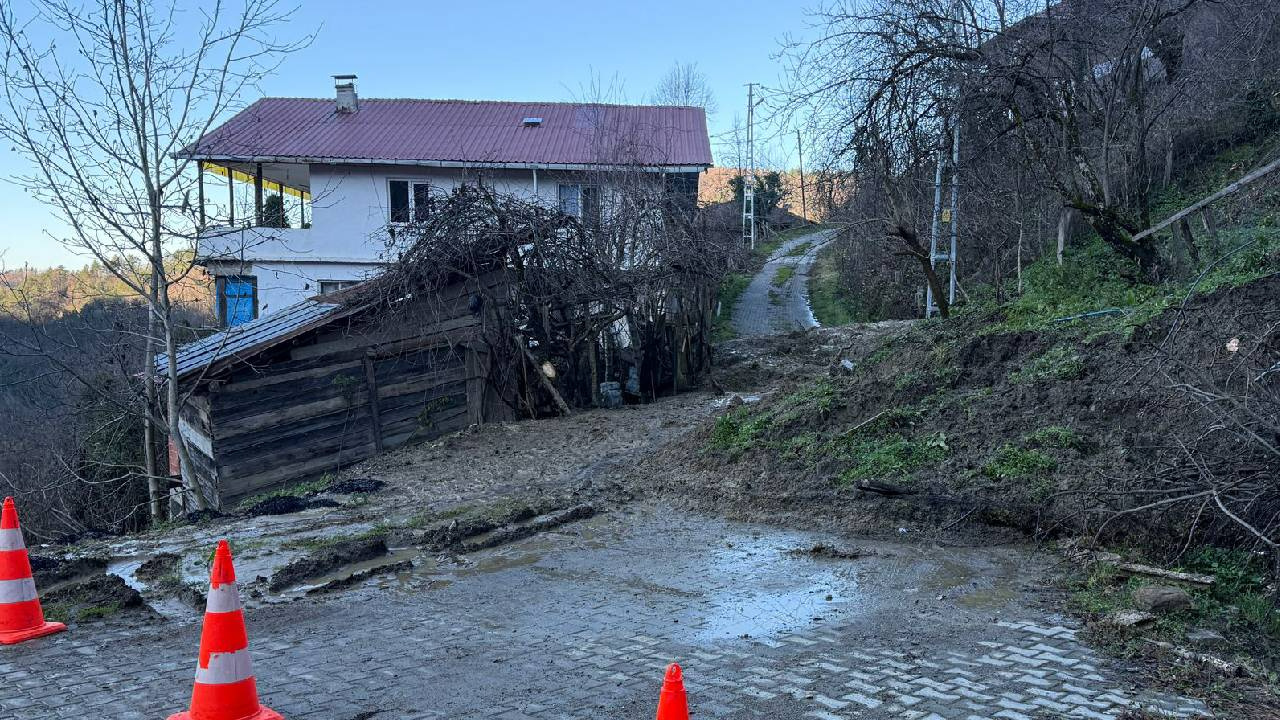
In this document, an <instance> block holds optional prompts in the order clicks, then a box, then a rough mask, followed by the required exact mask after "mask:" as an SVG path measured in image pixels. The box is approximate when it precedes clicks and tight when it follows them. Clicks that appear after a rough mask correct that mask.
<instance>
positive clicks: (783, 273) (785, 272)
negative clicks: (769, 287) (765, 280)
mask: <svg viewBox="0 0 1280 720" xmlns="http://www.w3.org/2000/svg"><path fill="white" fill-rule="evenodd" d="M795 276H796V269H795V267H793V266H791V265H783V266H782V267H780V268H778V269H777V271H776V272H774V273H773V279H772V280H770V281H769V282H771V283H772V284H773V286H774V287H782V286H783V285H786V284H787V281H789V280H790V279H791V278H793V277H795Z"/></svg>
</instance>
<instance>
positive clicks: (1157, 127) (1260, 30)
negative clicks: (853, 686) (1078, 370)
mask: <svg viewBox="0 0 1280 720" xmlns="http://www.w3.org/2000/svg"><path fill="white" fill-rule="evenodd" d="M1273 5H1274V3H1267V2H1263V1H1262V0H1223V1H1222V2H1210V1H1209V0H1137V1H1135V0H1068V1H1066V2H1060V3H1044V2H1041V1H1040V0H1017V1H1013V0H1009V1H1004V0H961V1H960V2H953V1H952V0H910V1H908V0H875V1H874V2H871V3H853V2H834V3H831V4H830V5H828V6H825V7H824V8H823V9H822V10H820V11H819V12H818V13H817V14H816V15H815V24H816V25H817V26H818V27H819V28H820V29H821V32H820V34H819V35H818V37H817V39H816V40H813V41H811V42H805V43H796V44H793V45H791V46H789V47H788V48H787V49H786V50H785V51H784V60H785V61H786V63H787V65H788V67H789V69H790V76H789V81H788V85H787V87H786V88H785V90H786V92H785V93H782V94H779V95H778V96H777V97H780V98H783V100H784V102H782V103H781V104H780V105H779V106H778V107H777V108H776V109H778V110H781V111H783V112H782V113H780V116H782V117H784V118H786V119H787V120H791V119H793V118H795V117H796V116H800V117H802V118H804V119H805V120H806V121H807V122H808V124H809V126H810V134H811V135H813V136H814V137H816V138H825V139H826V140H827V143H826V146H825V148H820V149H822V150H825V152H826V158H825V159H826V162H827V163H828V164H829V165H831V166H836V167H838V166H844V167H849V166H851V165H854V164H856V163H857V162H858V160H859V156H858V153H859V152H860V149H861V148H860V142H859V140H860V138H861V137H862V136H864V135H865V134H866V132H867V130H868V128H873V127H874V129H875V130H876V132H877V133H878V134H880V135H882V136H884V139H885V142H886V143H887V144H888V146H890V147H892V148H895V149H894V152H895V153H897V152H899V151H898V150H896V146H897V145H899V144H903V143H916V144H920V143H921V142H922V140H924V144H925V145H928V144H929V143H933V144H934V145H935V147H940V146H941V145H942V144H943V143H942V138H943V136H944V135H945V132H944V129H945V128H946V127H948V126H949V124H950V123H959V124H960V125H961V127H962V130H963V131H964V136H965V137H966V138H968V140H967V141H966V144H965V150H964V155H963V157H962V158H961V162H962V165H964V166H965V167H966V168H967V169H968V170H970V171H971V175H972V176H976V177H979V178H984V177H992V176H993V174H998V173H1002V172H1005V171H1006V170H1007V168H1008V163H1009V162H1010V160H1011V159H1012V160H1014V161H1016V162H1017V164H1019V165H1029V166H1031V167H1032V168H1033V169H1034V171H1035V180H1036V184H1037V185H1038V186H1039V187H1038V188H1035V189H1036V190H1037V192H1038V193H1039V194H1040V195H1041V196H1044V197H1052V198H1053V199H1054V201H1055V202H1056V204H1057V206H1058V207H1059V208H1060V209H1062V210H1068V211H1070V212H1071V213H1072V214H1073V215H1074V216H1075V217H1077V218H1079V219H1080V220H1082V221H1083V222H1084V223H1086V224H1088V226H1089V227H1090V228H1091V229H1092V230H1093V231H1094V232H1096V233H1097V235H1098V236H1099V237H1100V238H1101V239H1102V240H1103V241H1104V242H1106V243H1107V244H1108V245H1110V246H1111V247H1112V248H1113V249H1115V250H1116V251H1117V252H1118V253H1119V254H1120V255H1122V256H1123V257H1125V258H1127V259H1128V260H1130V261H1131V262H1133V263H1134V264H1135V265H1136V266H1137V267H1138V270H1139V272H1140V274H1141V276H1142V277H1144V278H1145V279H1148V280H1150V279H1157V278H1158V277H1159V276H1160V275H1161V273H1162V272H1164V271H1165V269H1166V267H1167V265H1168V258H1165V257H1161V254H1160V251H1159V249H1158V247H1157V244H1156V238H1154V237H1151V236H1150V235H1143V234H1141V232H1140V231H1141V230H1142V229H1143V228H1146V227H1149V226H1150V225H1151V222H1152V220H1153V218H1152V217H1151V206H1152V195H1153V186H1154V183H1155V182H1156V178H1157V176H1158V175H1159V173H1157V172H1155V171H1154V167H1155V164H1156V163H1157V162H1159V161H1160V160H1161V159H1165V164H1166V172H1165V176H1166V177H1167V176H1168V174H1169V171H1168V167H1169V166H1171V164H1172V162H1173V159H1172V154H1173V148H1174V147H1175V146H1178V145H1179V144H1180V142H1181V141H1180V140H1179V139H1176V138H1174V133H1175V131H1180V132H1184V133H1185V134H1187V135H1194V134H1196V133H1199V134H1200V137H1201V138H1202V137H1203V135H1204V133H1205V127H1204V126H1205V124H1206V120H1207V119H1208V118H1210V117H1213V118H1214V119H1215V120H1216V119H1217V116H1218V115H1221V114H1223V113H1222V112H1221V111H1219V112H1216V113H1207V112H1206V111H1205V108H1204V104H1205V100H1206V99H1207V98H1217V99H1219V100H1220V101H1221V102H1224V103H1225V102H1227V101H1228V100H1227V99H1228V98H1231V97H1236V98H1239V97H1244V96H1245V95H1246V94H1247V92H1249V89H1248V84H1249V83H1250V82H1252V81H1251V80H1249V79H1248V77H1249V74H1248V73H1242V71H1244V70H1246V69H1250V68H1252V69H1255V70H1256V64H1257V58H1258V57H1259V56H1260V54H1262V51H1260V50H1259V48H1265V47H1266V46H1267V43H1265V42H1260V41H1261V40H1262V39H1263V38H1269V37H1273V35H1274V26H1275V14H1276V12H1275V8H1274V7H1272V6H1273ZM1256 75H1257V73H1254V77H1255V79H1256ZM1223 88H1230V90H1228V91H1225V92H1224V90H1223ZM903 114H905V115H906V117H899V116H900V115H903ZM889 130H893V131H892V132H890V131H889ZM925 138H927V139H925ZM1010 140H1012V141H1013V142H1009V141H1010ZM975 162H980V163H983V164H982V165H981V167H977V166H976V165H975ZM984 172H986V173H989V174H988V175H985V176H984V175H983V173H984ZM1007 190H1008V189H1007V188H1005V189H1003V190H1002V191H1001V192H1002V193H1007ZM1010 200H1014V198H1010ZM1037 200H1038V198H1034V197H1025V194H1024V196H1019V197H1018V198H1017V201H1019V202H1022V203H1023V204H1024V205H1027V206H1039V205H1040V203H1039V202H1037ZM991 204H992V205H994V206H997V207H998V206H999V205H1000V204H1003V203H991ZM1015 204H1016V203H1015ZM962 217H968V216H966V215H964V214H963V213H962ZM991 217H992V218H993V219H995V220H1000V217H999V215H995V214H993V215H992V216H991ZM966 222H970V225H969V227H970V228H971V229H974V225H973V224H972V222H971V221H966ZM1004 224H1005V225H1006V227H1005V229H1004V230H1003V232H1011V231H1012V227H1013V226H1010V225H1009V224H1008V223H1004ZM986 230H987V229H986V228H982V229H980V230H977V229H974V232H973V233H971V234H978V233H985V232H986ZM993 231H994V229H993ZM1006 245H1012V242H1008V241H1006V242H1001V243H997V244H996V246H997V247H1004V246H1006ZM991 267H992V269H993V271H994V270H997V269H998V268H999V267H1000V265H999V263H994V264H992V266H991Z"/></svg>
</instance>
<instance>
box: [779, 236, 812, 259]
mask: <svg viewBox="0 0 1280 720" xmlns="http://www.w3.org/2000/svg"><path fill="white" fill-rule="evenodd" d="M812 249H813V243H812V242H810V241H808V240H805V241H804V242H802V243H800V244H799V245H796V246H795V247H793V248H791V249H790V250H788V251H787V255H786V257H800V256H802V255H804V254H805V253H807V252H809V251H810V250H812Z"/></svg>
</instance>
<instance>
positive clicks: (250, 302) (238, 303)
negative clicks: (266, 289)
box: [217, 275, 258, 327]
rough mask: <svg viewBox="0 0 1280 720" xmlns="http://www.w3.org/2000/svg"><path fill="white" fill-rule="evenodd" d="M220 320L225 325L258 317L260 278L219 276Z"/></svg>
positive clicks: (243, 322)
mask: <svg viewBox="0 0 1280 720" xmlns="http://www.w3.org/2000/svg"><path fill="white" fill-rule="evenodd" d="M217 291H218V321H219V322H221V323H222V326H223V327H235V326H236V325H243V324H245V323H247V322H249V321H250V320H253V319H254V318H256V317H258V278H256V277H254V276H252V275H225V276H221V277H219V278H218V281H217Z"/></svg>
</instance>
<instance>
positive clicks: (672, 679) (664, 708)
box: [658, 663, 689, 720]
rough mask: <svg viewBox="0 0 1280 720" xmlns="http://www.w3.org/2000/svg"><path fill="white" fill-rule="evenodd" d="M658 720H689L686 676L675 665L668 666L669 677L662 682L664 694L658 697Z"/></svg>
mask: <svg viewBox="0 0 1280 720" xmlns="http://www.w3.org/2000/svg"><path fill="white" fill-rule="evenodd" d="M658 720H689V700H688V698H687V697H685V694H684V674H683V673H681V672H680V666H679V665H677V664H675V663H671V664H670V665H668V666H667V676H666V677H665V678H664V679H663V680H662V694H661V695H659V696H658Z"/></svg>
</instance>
